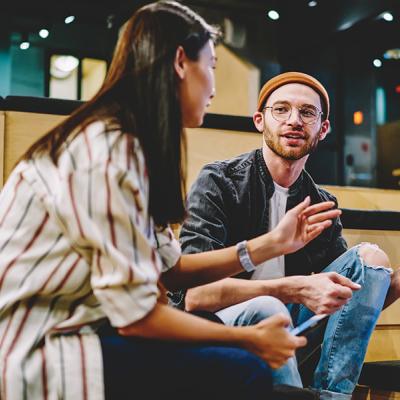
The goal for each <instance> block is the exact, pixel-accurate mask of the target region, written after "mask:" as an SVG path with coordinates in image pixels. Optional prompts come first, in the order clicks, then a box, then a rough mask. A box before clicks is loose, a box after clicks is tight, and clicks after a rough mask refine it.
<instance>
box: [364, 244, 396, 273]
mask: <svg viewBox="0 0 400 400" xmlns="http://www.w3.org/2000/svg"><path fill="white" fill-rule="evenodd" d="M358 254H359V256H360V257H361V258H362V260H363V262H364V264H366V265H376V266H380V267H390V260H389V257H388V256H387V254H386V253H385V252H384V251H383V250H382V249H381V248H380V247H379V246H378V245H376V244H373V243H362V244H360V247H359V249H358Z"/></svg>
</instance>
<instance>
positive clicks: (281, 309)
mask: <svg viewBox="0 0 400 400" xmlns="http://www.w3.org/2000/svg"><path fill="white" fill-rule="evenodd" d="M246 309H247V312H248V313H249V314H252V315H257V316H258V317H257V319H258V320H260V321H261V320H263V319H265V318H268V317H271V316H272V315H275V314H278V313H283V314H285V315H290V314H289V311H288V309H287V308H286V306H285V304H283V303H282V302H281V301H280V300H279V299H277V298H275V297H272V296H258V297H255V298H254V299H251V300H249V301H248V304H247V307H246Z"/></svg>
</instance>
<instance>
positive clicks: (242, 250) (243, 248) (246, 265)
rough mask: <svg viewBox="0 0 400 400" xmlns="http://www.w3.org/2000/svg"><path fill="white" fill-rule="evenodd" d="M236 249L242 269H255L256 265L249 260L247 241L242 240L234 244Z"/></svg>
mask: <svg viewBox="0 0 400 400" xmlns="http://www.w3.org/2000/svg"><path fill="white" fill-rule="evenodd" d="M236 249H237V252H238V256H239V261H240V264H241V265H242V267H243V269H244V270H245V271H247V272H253V271H254V270H255V269H256V266H255V265H254V264H253V262H252V261H251V259H250V255H249V252H248V251H247V241H246V240H243V242H239V243H238V244H237V245H236Z"/></svg>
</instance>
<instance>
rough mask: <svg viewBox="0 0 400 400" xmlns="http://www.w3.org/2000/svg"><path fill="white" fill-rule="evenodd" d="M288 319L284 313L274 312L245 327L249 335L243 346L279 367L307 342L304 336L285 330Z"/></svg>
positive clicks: (269, 363) (271, 365) (272, 365)
mask: <svg viewBox="0 0 400 400" xmlns="http://www.w3.org/2000/svg"><path fill="white" fill-rule="evenodd" d="M289 324H290V319H289V317H288V316H286V315H284V314H276V315H274V316H272V317H270V318H267V319H264V320H263V321H261V322H259V323H258V324H257V325H254V326H250V327H245V328H244V329H247V330H248V333H250V336H248V340H246V343H245V344H244V347H245V348H246V349H247V350H249V351H251V352H252V353H254V354H256V355H258V356H259V357H261V358H262V359H263V360H264V361H266V362H267V363H268V365H269V366H270V367H271V368H279V367H281V366H282V365H284V364H286V362H287V361H288V359H289V358H291V357H293V356H294V355H295V350H296V349H297V348H298V347H303V346H305V345H306V344H307V340H306V338H305V337H297V336H293V335H291V334H290V333H289V332H288V331H287V329H286V328H287V327H288V326H289Z"/></svg>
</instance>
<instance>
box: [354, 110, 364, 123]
mask: <svg viewBox="0 0 400 400" xmlns="http://www.w3.org/2000/svg"><path fill="white" fill-rule="evenodd" d="M363 121H364V114H363V112H362V111H355V112H354V114H353V122H354V125H361V124H362V123H363Z"/></svg>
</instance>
